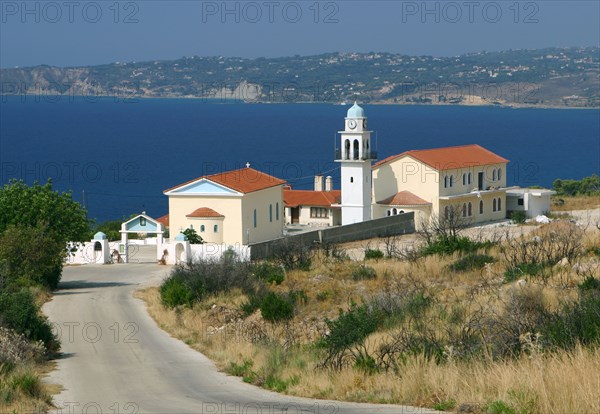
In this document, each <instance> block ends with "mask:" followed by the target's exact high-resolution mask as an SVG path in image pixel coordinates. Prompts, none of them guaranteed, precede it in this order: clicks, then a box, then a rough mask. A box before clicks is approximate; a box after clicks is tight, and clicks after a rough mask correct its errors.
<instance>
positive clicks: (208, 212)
mask: <svg viewBox="0 0 600 414" xmlns="http://www.w3.org/2000/svg"><path fill="white" fill-rule="evenodd" d="M186 217H196V218H201V217H205V218H210V217H225V216H224V215H222V214H219V213H217V212H216V211H215V210H213V209H212V208H208V207H200V208H199V209H197V210H194V211H192V212H191V213H190V214H188V215H187V216H186Z"/></svg>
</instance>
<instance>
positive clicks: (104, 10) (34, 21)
mask: <svg viewBox="0 0 600 414" xmlns="http://www.w3.org/2000/svg"><path fill="white" fill-rule="evenodd" d="M599 44H600V2H599V1H595V0H592V1H562V0H538V1H515V0H509V1H471V0H459V1H451V0H442V1H401V0H390V1H378V0H370V1H363V0H357V1H353V0H341V1H318V2H317V1H314V0H308V1H275V0H259V1H199V0H189V1H164V0H156V1H154V0H137V1H115V0H108V1H102V0H96V1H86V0H56V1H52V0H43V1H22V0H18V1H10V0H0V67H4V68H7V67H16V66H21V67H23V66H34V65H40V64H46V65H54V66H84V65H95V64H102V63H112V62H131V61H149V60H159V59H177V58H181V57H182V56H194V55H196V56H239V57H249V58H256V57H278V56H291V55H314V54H320V53H326V52H393V53H402V54H408V55H433V56H455V55H460V54H464V53H471V52H480V51H497V50H508V49H533V48H544V47H553V46H559V47H570V46H598V45H599Z"/></svg>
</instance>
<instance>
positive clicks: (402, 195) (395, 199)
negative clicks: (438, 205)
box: [377, 191, 431, 206]
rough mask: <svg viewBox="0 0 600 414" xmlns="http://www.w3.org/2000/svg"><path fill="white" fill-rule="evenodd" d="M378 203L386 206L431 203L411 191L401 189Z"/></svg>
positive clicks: (424, 204)
mask: <svg viewBox="0 0 600 414" xmlns="http://www.w3.org/2000/svg"><path fill="white" fill-rule="evenodd" d="M377 204H384V205H386V206H426V205H430V204H431V203H428V202H427V201H425V200H423V199H422V198H421V197H419V196H416V195H414V194H413V193H411V192H410V191H401V192H399V193H397V194H394V195H393V196H391V197H389V198H386V199H385V200H382V201H378V202H377Z"/></svg>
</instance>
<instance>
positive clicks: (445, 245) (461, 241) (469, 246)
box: [421, 237, 494, 256]
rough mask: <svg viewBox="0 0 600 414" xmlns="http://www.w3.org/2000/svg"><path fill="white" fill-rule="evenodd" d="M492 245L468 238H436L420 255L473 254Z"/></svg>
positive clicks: (488, 242)
mask: <svg viewBox="0 0 600 414" xmlns="http://www.w3.org/2000/svg"><path fill="white" fill-rule="evenodd" d="M493 245H494V243H492V242H491V241H484V242H476V241H473V240H471V239H469V238H468V237H438V238H437V239H435V240H433V241H431V242H430V243H429V244H427V245H426V246H425V247H424V248H423V249H422V250H421V255H423V256H430V255H433V254H439V255H451V254H452V253H454V252H463V253H473V252H476V251H478V250H481V249H489V248H490V247H492V246H493Z"/></svg>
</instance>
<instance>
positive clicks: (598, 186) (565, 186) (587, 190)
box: [554, 174, 600, 196]
mask: <svg viewBox="0 0 600 414" xmlns="http://www.w3.org/2000/svg"><path fill="white" fill-rule="evenodd" d="M554 190H556V194H557V195H559V196H561V195H566V196H576V195H598V194H600V177H599V176H597V175H596V174H592V175H591V176H590V177H585V178H583V179H582V180H579V181H578V180H560V179H558V180H555V181H554Z"/></svg>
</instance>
